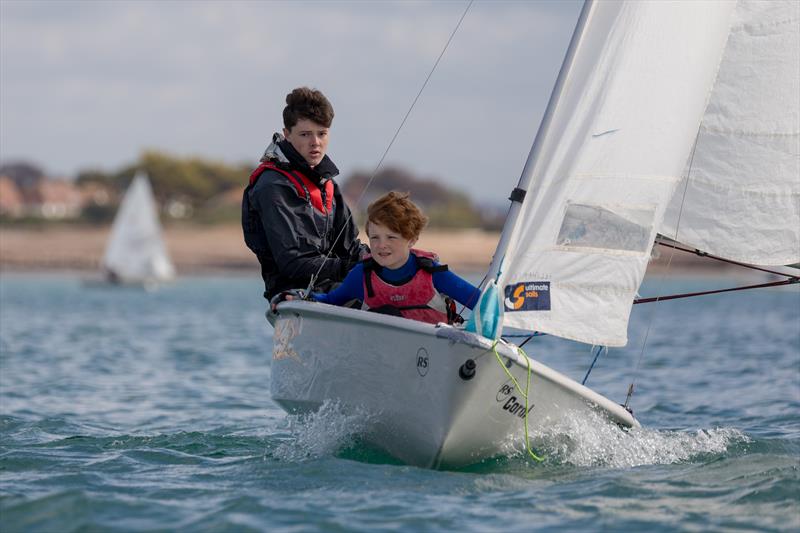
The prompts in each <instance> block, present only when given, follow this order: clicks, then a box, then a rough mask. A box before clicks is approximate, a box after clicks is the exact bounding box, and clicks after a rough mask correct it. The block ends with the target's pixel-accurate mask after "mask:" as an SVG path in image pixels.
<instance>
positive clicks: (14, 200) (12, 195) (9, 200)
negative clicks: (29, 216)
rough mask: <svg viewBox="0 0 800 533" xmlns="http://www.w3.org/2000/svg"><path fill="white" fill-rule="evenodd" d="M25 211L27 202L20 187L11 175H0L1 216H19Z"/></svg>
mask: <svg viewBox="0 0 800 533" xmlns="http://www.w3.org/2000/svg"><path fill="white" fill-rule="evenodd" d="M24 213H25V202H24V201H23V198H22V193H20V190H19V187H17V184H16V183H14V180H12V179H11V178H10V177H8V176H6V175H0V216H3V217H10V218H17V217H21V216H22V215H23V214H24Z"/></svg>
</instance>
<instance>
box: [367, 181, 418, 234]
mask: <svg viewBox="0 0 800 533" xmlns="http://www.w3.org/2000/svg"><path fill="white" fill-rule="evenodd" d="M408 197H409V194H408V193H401V192H397V191H391V192H388V193H386V194H384V195H383V196H381V197H380V198H378V199H377V200H375V201H374V202H372V203H371V204H369V207H368V208H367V223H366V225H365V229H366V231H367V234H369V223H370V222H374V223H375V224H380V225H381V226H386V227H387V228H389V229H390V230H392V231H394V232H396V233H399V234H400V235H402V236H403V238H404V239H408V240H414V239H418V238H419V235H420V233H422V229H423V228H424V227H425V225H426V224H427V223H428V217H426V216H425V215H423V214H422V211H420V209H419V207H417V206H416V205H414V202H412V201H411V200H409V199H408Z"/></svg>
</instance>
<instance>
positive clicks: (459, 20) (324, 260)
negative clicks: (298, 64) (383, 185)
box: [306, 0, 475, 294]
mask: <svg viewBox="0 0 800 533" xmlns="http://www.w3.org/2000/svg"><path fill="white" fill-rule="evenodd" d="M474 1H475V0H470V2H469V4H467V7H466V8H465V9H464V12H463V13H462V14H461V18H459V19H458V23H457V24H456V27H455V28H453V31H452V33H450V37H449V38H448V39H447V42H446V43H445V45H444V48H442V51H441V52H440V53H439V57H437V58H436V62H435V63H434V64H433V67H432V68H431V70H430V72H428V77H427V78H425V81H424V82H423V83H422V87H420V88H419V92H417V96H415V97H414V101H412V102H411V106H409V108H408V111H406V114H405V116H404V117H403V120H402V121H401V122H400V125H399V126H398V127H397V131H395V132H394V136H392V140H391V141H389V145H388V146H387V147H386V150H384V152H383V155H382V156H381V158H380V160H379V161H378V164H377V165H376V166H375V170H373V171H372V176H370V178H369V181H367V184H366V185H365V186H364V189H363V190H362V191H361V194H360V195H359V196H358V199H357V200H356V203H355V205H359V204H360V203H361V200H362V199H363V198H364V195H365V194H367V190H368V189H369V187H370V185H372V182H373V181H374V180H375V176H377V175H378V170H379V169H380V168H381V165H383V160H384V159H386V155H387V154H388V153H389V150H390V149H391V148H392V145H393V144H394V141H395V140H396V139H397V136H398V135H400V130H402V129H403V126H404V125H405V123H406V121H407V120H408V117H409V116H410V115H411V111H412V110H413V109H414V106H415V105H416V104H417V100H419V97H420V96H421V95H422V91H424V90H425V87H426V86H427V85H428V81H429V80H430V79H431V76H433V73H434V71H435V70H436V67H438V66H439V61H441V60H442V57H443V56H444V53H445V52H446V51H447V48H448V47H449V46H450V42H451V41H452V40H453V37H455V35H456V32H457V31H458V29H459V28H460V27H461V23H462V22H463V21H464V17H466V16H467V12H468V11H469V8H470V7H472V4H473V2H474ZM351 218H353V213H352V212H351V213H349V214H348V215H347V218H346V219H345V223H344V225H342V229H340V230H339V234H338V235H336V238H335V239H334V240H333V244H332V245H331V248H330V250H328V253H327V254H325V259H323V261H322V263H321V264H320V265H319V268H318V269H317V273H316V274H315V276H318V275H319V273H320V272H321V271H322V267H323V266H325V262H326V261H327V260H328V258H330V255H331V252H332V251H333V248H334V246H336V243H337V242H339V239H341V237H342V234H343V233H344V230H345V228H346V227H347V223H348V222H350V219H351ZM306 292H307V293H309V294H310V292H311V285H309V287H308V290H307V291H306Z"/></svg>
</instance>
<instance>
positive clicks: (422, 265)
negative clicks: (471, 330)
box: [362, 249, 463, 324]
mask: <svg viewBox="0 0 800 533" xmlns="http://www.w3.org/2000/svg"><path fill="white" fill-rule="evenodd" d="M411 254H412V255H413V256H414V258H415V260H416V262H417V272H416V273H415V274H414V275H413V276H412V277H411V278H410V279H408V280H403V281H402V282H400V283H399V284H397V285H393V284H391V283H389V282H387V281H384V280H383V279H381V277H380V276H378V272H379V271H380V270H381V268H382V267H381V266H380V265H379V264H378V263H377V262H376V261H375V260H374V259H373V258H372V257H371V256H367V257H366V258H365V259H364V260H363V261H362V265H363V268H364V307H365V308H366V309H369V310H370V311H375V312H378V313H384V314H389V315H396V316H402V317H403V318H410V319H411V320H419V321H421V322H427V323H429V324H438V323H439V322H445V323H447V324H453V323H458V322H462V321H463V319H461V317H460V316H458V314H457V313H456V310H455V302H454V301H453V300H452V299H451V298H449V297H447V296H445V295H443V294H441V293H440V292H439V291H437V290H436V287H435V286H434V284H433V274H434V273H436V272H444V271H446V270H447V265H436V264H434V261H438V259H439V258H438V256H437V255H436V254H434V253H432V252H425V251H422V250H416V249H412V250H411Z"/></svg>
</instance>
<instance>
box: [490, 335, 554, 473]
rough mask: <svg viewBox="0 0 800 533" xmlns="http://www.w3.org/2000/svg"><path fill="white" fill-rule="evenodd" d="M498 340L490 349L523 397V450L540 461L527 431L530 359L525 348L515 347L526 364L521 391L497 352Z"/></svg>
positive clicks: (541, 459)
mask: <svg viewBox="0 0 800 533" xmlns="http://www.w3.org/2000/svg"><path fill="white" fill-rule="evenodd" d="M498 342H499V341H494V344H492V351H493V352H494V356H495V357H496V358H497V362H498V363H500V368H502V369H503V372H505V373H506V375H507V376H508V377H509V378H511V382H512V383H514V387H516V389H517V391H519V393H520V394H521V395H522V397H523V398H525V450H526V451H527V452H528V455H529V456H531V458H532V459H534V460H535V461H537V462H540V463H541V462H542V461H544V457H540V456H538V455H536V454H535V453H534V451H533V448H531V442H530V436H529V433H528V392H529V391H530V388H531V360H530V358H529V357H528V354H526V353H525V350H523V349H522V348H520V347H519V346H517V347H516V348H517V351H518V352H519V354H520V355H522V356H523V357H524V358H525V362H526V363H527V365H528V380H527V383H526V384H525V391H524V392H523V391H522V387H520V385H519V382H518V381H517V378H515V377H514V375H513V374H511V372H509V371H508V368H506V365H505V364H504V363H503V360H502V359H501V357H500V354H499V353H497V343H498Z"/></svg>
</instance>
